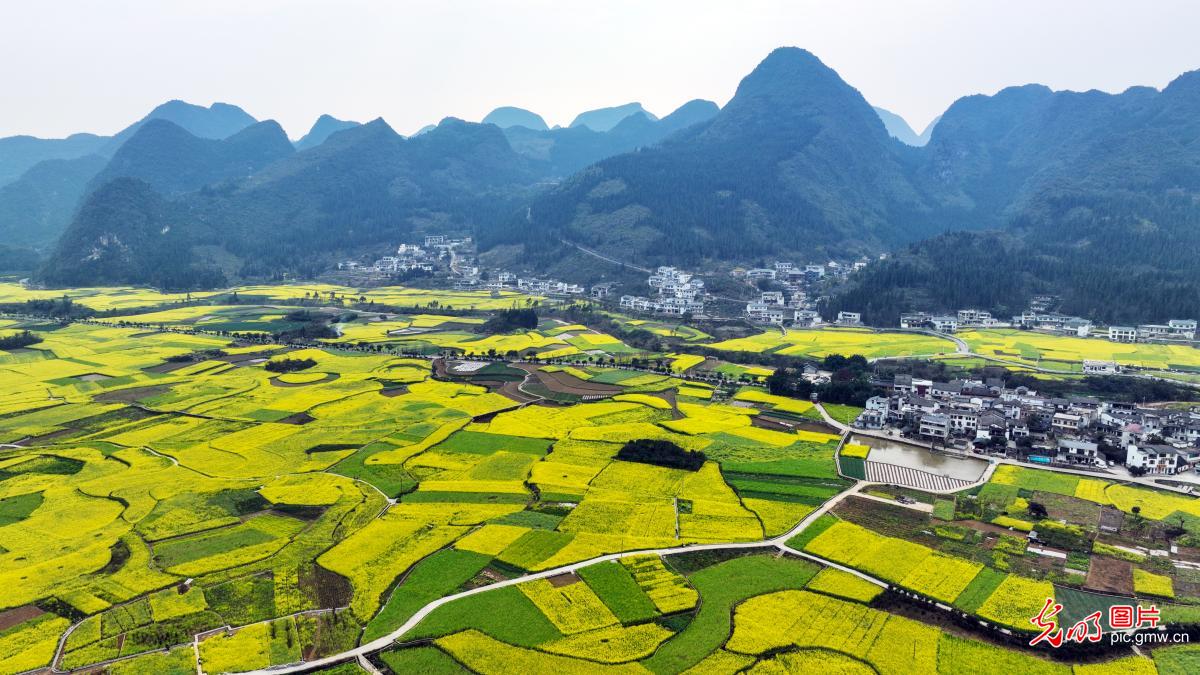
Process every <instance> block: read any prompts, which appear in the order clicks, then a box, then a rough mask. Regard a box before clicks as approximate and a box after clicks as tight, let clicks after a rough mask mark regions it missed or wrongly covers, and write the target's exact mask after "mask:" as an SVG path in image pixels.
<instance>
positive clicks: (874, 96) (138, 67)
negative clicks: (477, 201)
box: [0, 0, 1200, 137]
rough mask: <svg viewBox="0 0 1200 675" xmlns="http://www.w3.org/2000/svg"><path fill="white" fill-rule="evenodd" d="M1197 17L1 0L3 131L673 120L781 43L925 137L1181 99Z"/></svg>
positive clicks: (1142, 0) (1036, 8)
mask: <svg viewBox="0 0 1200 675" xmlns="http://www.w3.org/2000/svg"><path fill="white" fill-rule="evenodd" d="M1198 26H1200V2H1196V1H1195V0H1190V1H1188V0H1179V1H1176V0H1161V1H1160V0H1139V1H1138V2H1129V1H1127V0H958V1H949V0H920V1H902V0H886V1H885V0H879V1H871V2H854V1H853V0H823V1H800V0H792V1H783V2H768V1H761V2H756V1H754V0H741V1H739V2H728V1H722V2H708V1H698V0H686V1H681V2H665V1H659V0H604V1H601V2H597V1H596V0H592V1H590V2H573V1H570V0H512V1H509V2H503V1H492V2H485V1H462V2H454V1H450V0H437V1H430V2H404V1H397V0H391V1H387V0H377V1H374V2H366V1H364V0H339V1H337V2H332V1H330V2H312V1H309V0H235V1H229V0H192V1H189V2H183V1H176V0H168V1H165V2H164V1H163V0H104V1H99V0H88V1H82V0H79V1H71V2H58V1H55V0H36V1H21V0H0V59H2V61H0V62H2V63H3V67H0V136H8V135H12V134H18V133H25V134H34V135H39V136H45V137H57V136H63V135H66V134H69V133H71V132H76V131H90V132H95V133H103V134H111V133H113V132H115V131H117V130H119V129H120V128H122V127H124V126H125V125H127V124H129V123H130V122H133V121H134V120H136V119H138V118H139V117H141V116H142V115H144V114H145V113H146V112H147V111H149V110H150V109H151V108H152V107H154V106H155V105H157V104H158V103H161V102H163V101H165V100H168V99H172V98H181V99H184V100H187V101H190V102H193V103H202V104H205V105H207V104H209V103H211V102H213V101H225V102H229V103H235V104H237V105H240V106H242V107H243V108H245V109H246V111H247V112H249V113H250V114H252V115H254V116H255V117H257V118H259V119H275V120H278V121H279V122H280V123H281V124H282V125H283V126H284V128H285V129H287V131H288V133H289V135H291V136H293V137H299V136H300V135H302V134H303V133H304V132H305V131H306V130H307V129H308V127H309V126H310V125H311V124H312V122H313V121H314V120H315V118H316V117H317V116H318V115H320V114H321V113H330V114H332V115H334V116H336V117H340V118H343V119H356V120H359V121H366V120H369V119H373V118H375V117H380V116H382V117H383V118H384V119H386V120H387V121H388V123H390V124H391V125H392V126H393V127H394V128H395V129H396V130H397V131H399V132H401V133H411V132H413V131H415V130H416V129H418V128H420V127H421V126H423V125H425V124H428V123H431V122H437V121H438V120H439V119H441V118H442V117H446V116H451V115H452V116H455V117H461V118H463V119H467V120H478V119H480V118H481V117H483V115H485V114H486V113H487V112H488V111H489V110H491V109H492V108H494V107H497V106H500V105H516V106H520V107H524V108H529V109H531V110H533V111H535V112H537V113H540V114H541V115H542V116H543V117H545V118H546V120H547V122H549V123H550V124H552V125H553V124H564V125H565V124H568V123H569V122H570V121H571V119H572V117H574V115H575V114H576V113H577V112H579V111H582V110H586V109H589V108H597V107H603V106H608V105H615V104H619V103H624V102H628V101H640V102H642V103H643V104H644V105H645V106H646V107H647V109H649V110H651V111H652V112H654V113H656V114H659V115H665V114H667V113H668V112H670V111H671V110H672V109H674V108H675V107H677V106H678V105H680V104H682V103H684V102H685V101H687V100H690V99H692V98H707V99H712V100H715V101H717V102H718V103H719V104H722V105H724V103H725V102H726V101H727V100H728V99H729V97H730V96H732V95H733V92H734V89H735V88H736V87H737V83H738V81H739V80H740V79H741V78H742V77H743V76H744V75H746V74H747V73H748V72H749V71H750V70H751V69H752V68H754V66H755V65H756V64H757V63H758V62H759V61H761V60H762V58H763V57H764V56H766V54H767V53H768V52H769V51H770V50H771V49H773V48H774V47H778V46H782V45H793V46H799V47H804V48H807V49H809V50H811V51H812V52H814V53H815V54H816V55H817V56H818V57H820V58H821V59H822V60H823V61H824V62H825V63H826V64H828V65H829V66H831V67H833V68H834V69H835V70H837V71H838V72H839V73H840V74H841V76H842V77H843V78H844V79H845V80H846V81H847V82H849V83H850V84H851V85H853V86H855V87H857V88H858V89H859V90H860V91H862V93H863V94H864V95H865V96H866V98H867V100H869V101H870V102H871V103H872V104H874V105H878V106H881V107H884V108H888V109H890V110H892V111H893V112H896V113H898V114H900V115H901V116H903V117H904V118H906V119H907V120H908V121H909V123H910V124H911V125H912V126H913V127H914V128H915V129H916V130H917V131H918V132H919V131H921V129H922V128H923V127H924V126H925V125H926V124H927V123H928V122H929V121H930V120H931V119H932V118H933V117H934V116H936V115H938V114H940V113H941V112H942V111H943V110H944V109H945V108H946V107H947V106H948V105H949V104H950V103H952V102H953V101H954V100H955V99H956V98H958V97H960V96H963V95H966V94H972V93H994V92H995V91H997V90H998V89H1000V88H1002V87H1004V86H1007V85H1013V84H1024V83H1028V82H1041V83H1044V84H1047V85H1049V86H1051V87H1053V88H1055V89H1076V90H1084V89H1102V90H1106V91H1121V90H1123V89H1125V88H1126V87H1128V86H1130V85H1134V84H1145V85H1151V86H1155V87H1162V86H1164V85H1165V84H1166V83H1168V82H1169V81H1170V80H1171V79H1173V78H1174V77H1175V76H1176V75H1178V74H1179V73H1181V72H1183V71H1186V70H1192V69H1196V68H1200V40H1197V37H1196V30H1197V27H1198Z"/></svg>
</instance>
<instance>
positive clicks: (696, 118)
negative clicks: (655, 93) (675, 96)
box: [646, 98, 721, 134]
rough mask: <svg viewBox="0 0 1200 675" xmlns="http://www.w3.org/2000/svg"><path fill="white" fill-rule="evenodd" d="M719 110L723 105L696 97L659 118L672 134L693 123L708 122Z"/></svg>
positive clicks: (666, 129)
mask: <svg viewBox="0 0 1200 675" xmlns="http://www.w3.org/2000/svg"><path fill="white" fill-rule="evenodd" d="M719 112H721V107H720V106H718V105H717V104H716V103H713V102H712V101H706V100H704V99H702V98H696V99H692V100H690V101H688V102H687V103H684V104H683V105H681V106H679V107H678V108H676V109H675V110H673V111H672V112H671V114H670V115H667V116H666V117H664V118H662V119H661V120H659V122H660V124H661V125H662V129H663V130H665V131H666V132H667V133H668V134H671V133H674V132H676V131H679V130H680V129H686V128H688V127H690V126H692V125H693V124H699V123H700V122H707V121H708V120H710V119H712V118H713V117H716V115H717V113H719ZM646 117H648V118H649V119H654V118H653V116H651V115H646Z"/></svg>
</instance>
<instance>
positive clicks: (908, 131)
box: [874, 106, 929, 146]
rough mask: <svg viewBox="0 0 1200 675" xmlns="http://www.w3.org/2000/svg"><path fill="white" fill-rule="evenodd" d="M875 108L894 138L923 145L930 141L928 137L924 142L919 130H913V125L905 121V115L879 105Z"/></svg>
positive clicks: (909, 143)
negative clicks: (902, 115)
mask: <svg viewBox="0 0 1200 675" xmlns="http://www.w3.org/2000/svg"><path fill="white" fill-rule="evenodd" d="M874 110H875V113H876V114H877V115H879V119H880V120H882V121H883V127H884V128H885V129H887V132H888V135H890V136H891V137H892V138H894V139H896V140H898V141H900V142H901V143H903V144H905V145H912V146H922V145H925V142H928V140H929V139H928V138H926V139H925V142H922V140H921V137H920V136H918V135H917V132H915V131H913V130H912V127H910V126H908V122H905V121H904V118H903V117H901V116H899V115H897V114H896V113H894V112H891V111H888V110H884V109H883V108H880V107H878V106H874Z"/></svg>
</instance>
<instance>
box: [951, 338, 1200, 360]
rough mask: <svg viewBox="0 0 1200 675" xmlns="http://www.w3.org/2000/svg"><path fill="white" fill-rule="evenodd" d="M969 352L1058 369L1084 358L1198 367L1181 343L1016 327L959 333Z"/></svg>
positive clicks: (1195, 355) (1194, 354)
mask: <svg viewBox="0 0 1200 675" xmlns="http://www.w3.org/2000/svg"><path fill="white" fill-rule="evenodd" d="M957 337H959V338H961V339H963V340H965V341H966V342H967V344H968V345H969V346H970V347H971V351H973V352H975V353H977V354H985V355H988V356H996V357H999V358H1004V359H1008V360H1012V361H1021V362H1026V363H1037V362H1039V361H1043V362H1044V361H1054V362H1058V363H1051V364H1043V365H1048V366H1054V367H1059V368H1061V367H1062V365H1061V364H1067V365H1072V366H1081V365H1082V362H1083V360H1084V359H1088V360H1099V361H1116V362H1117V363H1120V364H1124V365H1130V366H1139V367H1142V368H1153V369H1155V370H1167V369H1171V368H1175V367H1182V368H1197V367H1200V349H1195V348H1194V347H1188V346H1181V345H1157V344H1124V343H1118V342H1111V341H1109V340H1102V339H1099V338H1078V337H1067V336H1061V335H1047V334H1044V333H1034V332H1030V331H1017V330H979V331H965V332H962V333H959V334H958V336H957Z"/></svg>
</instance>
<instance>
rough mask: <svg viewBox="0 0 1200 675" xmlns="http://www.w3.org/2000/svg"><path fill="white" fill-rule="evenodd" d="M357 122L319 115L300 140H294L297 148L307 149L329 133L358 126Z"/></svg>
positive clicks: (323, 140) (319, 142)
mask: <svg viewBox="0 0 1200 675" xmlns="http://www.w3.org/2000/svg"><path fill="white" fill-rule="evenodd" d="M358 125H359V123H358V122H350V121H348V120H339V119H338V118H336V117H333V116H331V115H321V116H320V117H318V118H317V121H316V122H314V123H313V125H312V129H309V130H308V133H307V134H304V136H303V137H301V138H300V140H298V141H296V149H297V150H307V149H309V148H315V147H317V146H318V145H320V144H322V143H324V142H325V139H327V138H329V136H330V134H333V133H336V132H338V131H342V130H344V129H349V128H351V127H356V126H358Z"/></svg>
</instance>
